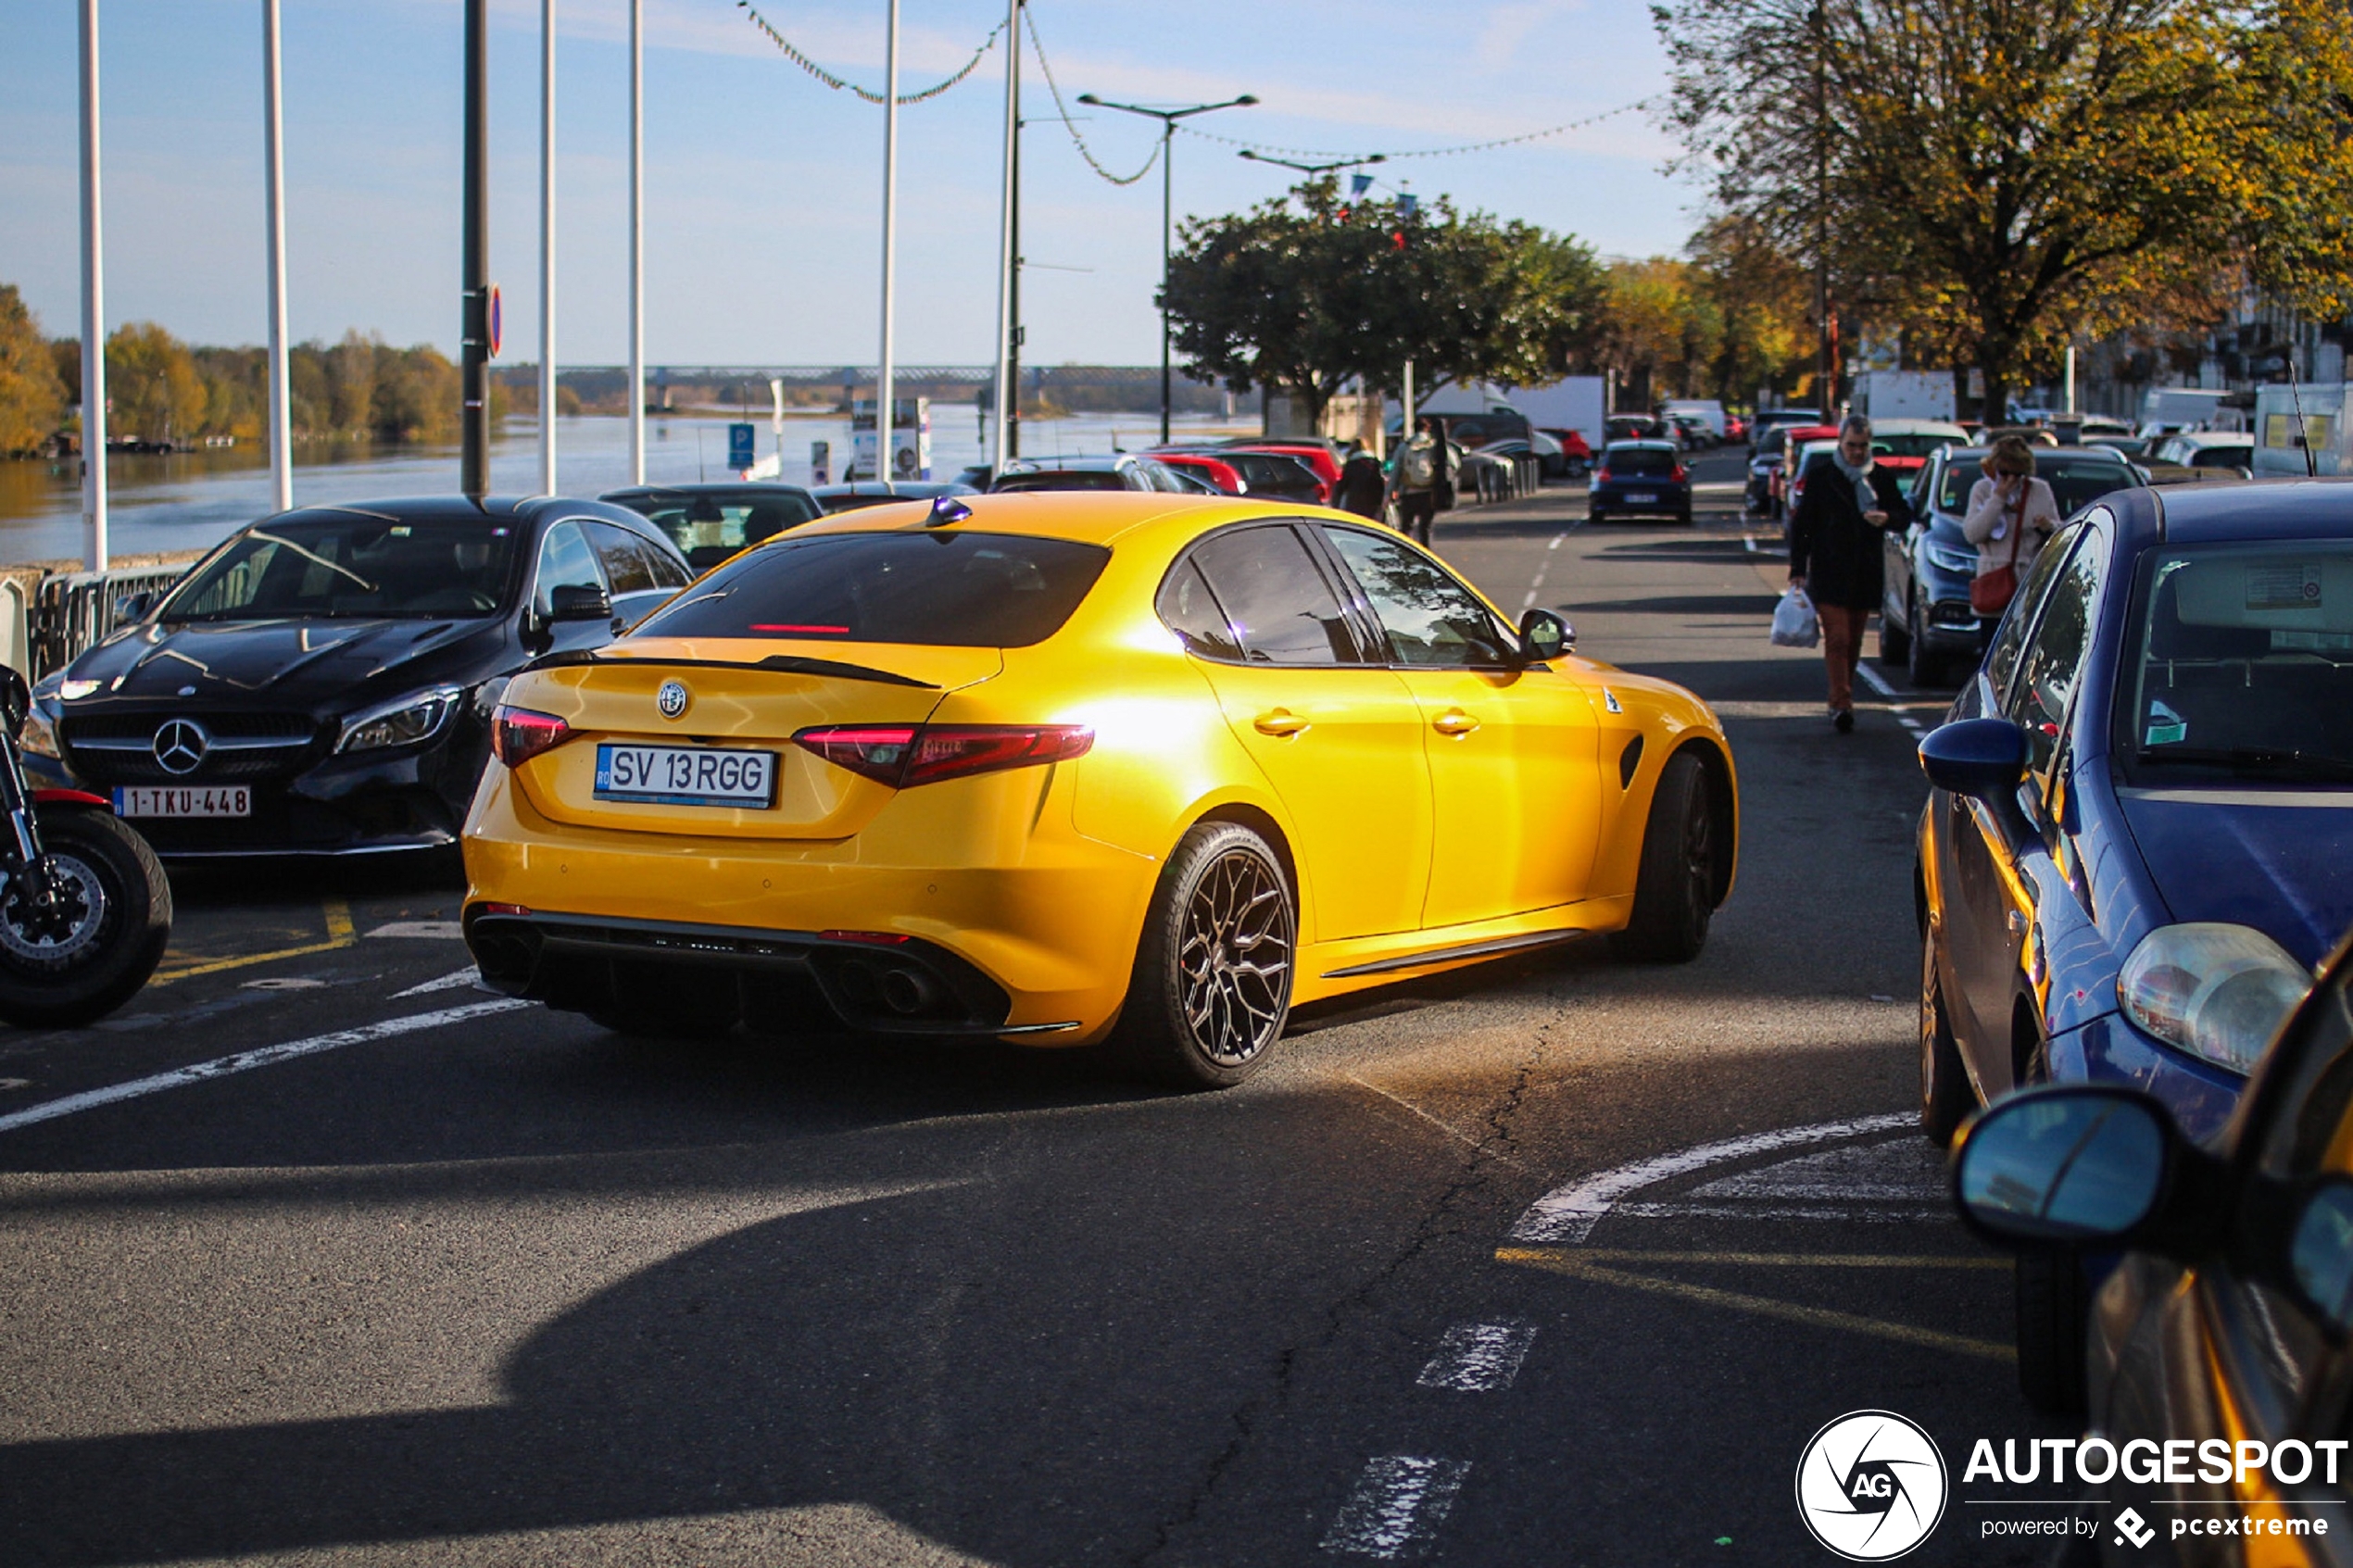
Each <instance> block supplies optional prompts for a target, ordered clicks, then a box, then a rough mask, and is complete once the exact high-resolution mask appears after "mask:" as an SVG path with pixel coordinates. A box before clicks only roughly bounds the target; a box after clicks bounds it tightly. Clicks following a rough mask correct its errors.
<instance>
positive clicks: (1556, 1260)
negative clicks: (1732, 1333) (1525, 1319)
mask: <svg viewBox="0 0 2353 1568" xmlns="http://www.w3.org/2000/svg"><path fill="white" fill-rule="evenodd" d="M1654 1256H1655V1255H1654ZM1495 1261H1497V1262H1499V1263H1520V1264H1525V1265H1527V1266H1529V1267H1530V1268H1538V1269H1545V1270H1549V1271H1550V1272H1552V1273H1559V1274H1567V1275H1568V1276H1569V1277H1570V1278H1571V1279H1584V1280H1591V1281H1592V1282H1593V1283H1594V1284H1596V1285H1617V1286H1625V1287H1627V1288H1628V1289H1629V1290H1647V1291H1650V1292H1652V1293H1654V1294H1655V1295H1659V1296H1673V1297H1678V1298H1681V1299H1683V1300H1686V1301H1696V1302H1699V1303H1700V1304H1701V1305H1702V1306H1707V1307H1728V1308H1730V1309H1731V1310H1732V1311H1736V1312H1754V1313H1755V1314H1756V1315H1757V1316H1759V1317H1767V1318H1780V1319H1782V1320H1784V1321H1785V1322H1789V1323H1805V1324H1806V1325H1807V1326H1808V1327H1811V1328H1835V1329H1842V1330H1843V1331H1845V1332H1846V1333H1849V1334H1864V1335H1869V1336H1872V1337H1874V1338H1879V1339H1893V1340H1895V1341H1897V1342H1898V1343H1900V1344H1905V1345H1919V1346H1924V1347H1926V1348H1929V1349H1931V1350H1950V1351H1952V1352H1954V1353H1955V1354H1956V1355H1962V1356H1979V1357H1982V1358H1983V1359H1985V1360H1987V1361H2016V1360H2017V1359H2018V1352H2017V1351H2016V1350H2014V1349H2012V1348H2010V1347H2009V1346H2007V1345H1997V1344H1995V1343H1994V1341H1992V1340H1990V1339H1971V1338H1969V1337H1968V1336H1965V1335H1959V1334H1943V1333H1939V1332H1938V1331H1937V1330H1935V1329H1932V1328H1915V1327H1913V1326H1912V1325H1911V1324H1909V1323H1882V1322H1881V1321H1880V1320H1879V1319H1877V1318H1867V1317H1863V1316H1861V1315H1859V1314H1858V1313H1855V1312H1839V1311H1831V1310H1830V1309H1829V1308H1826V1307H1801V1306H1799V1305H1797V1304H1796V1303H1795V1302H1793V1301H1776V1300H1774V1299H1772V1298H1770V1297H1766V1296H1750V1295H1747V1294H1745V1293H1743V1292H1742V1291H1737V1290H1718V1289H1715V1288H1714V1287H1712V1286H1705V1285H1686V1284H1684V1283H1683V1282H1682V1281H1680V1280H1671V1279H1654V1278H1652V1277H1651V1276H1650V1275H1647V1274H1631V1273H1624V1272H1623V1271H1621V1270H1617V1269H1604V1268H1600V1267H1597V1266H1595V1265H1593V1264H1592V1263H1588V1262H1587V1261H1584V1259H1583V1257H1582V1256H1580V1255H1579V1253H1577V1252H1574V1251H1569V1250H1566V1249H1562V1248H1530V1247H1502V1248H1496V1251H1495Z"/></svg>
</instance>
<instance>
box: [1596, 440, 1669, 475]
mask: <svg viewBox="0 0 2353 1568" xmlns="http://www.w3.org/2000/svg"><path fill="white" fill-rule="evenodd" d="M1602 461H1603V462H1604V464H1605V465H1607V467H1608V469H1609V471H1610V472H1612V473H1673V472H1674V471H1675V454H1674V453H1672V452H1669V451H1667V449H1666V448H1664V447H1661V446H1618V447H1613V448H1612V449H1610V450H1609V451H1607V452H1605V453H1604V454H1603V456H1602Z"/></svg>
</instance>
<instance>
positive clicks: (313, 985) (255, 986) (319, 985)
mask: <svg viewBox="0 0 2353 1568" xmlns="http://www.w3.org/2000/svg"><path fill="white" fill-rule="evenodd" d="M326 988H327V983H326V982H325V981H323V980H306V979H303V978H301V977H299V976H296V975H281V976H278V977H277V978H275V979H271V980H248V981H246V982H245V984H244V985H240V986H238V987H237V989H239V990H240V991H323V990H325V989H326Z"/></svg>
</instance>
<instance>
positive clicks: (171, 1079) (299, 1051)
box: [0, 997, 532, 1133]
mask: <svg viewBox="0 0 2353 1568" xmlns="http://www.w3.org/2000/svg"><path fill="white" fill-rule="evenodd" d="M531 1005H532V1004H531V1003H529V1002H525V1001H520V1000H517V999H515V998H513V997H500V998H499V999H498V1000H497V1001H495V1002H469V1003H468V1004H467V1005H466V1006H464V1007H459V1008H444V1009H443V1010H441V1011H439V1012H421V1013H416V1014H413V1015H411V1016H409V1017H408V1018H386V1019H381V1020H379V1021H378V1022H374V1023H363V1024H361V1025H359V1027H358V1028H357V1029H338V1030H336V1031H335V1032H334V1033H333V1034H332V1035H311V1036H310V1037H309V1038H308V1039H307V1040H288V1041H286V1042H285V1043H284V1044H283V1045H276V1046H262V1047H258V1048H256V1049H254V1050H249V1051H239V1052H237V1053H236V1054H235V1055H234V1056H221V1057H215V1058H213V1060H210V1061H199V1062H195V1063H194V1064H192V1065H190V1066H187V1067H175V1068H173V1069H172V1070H171V1071H170V1072H169V1073H156V1074H155V1075H154V1076H152V1077H147V1078H133V1079H132V1080H131V1082H129V1083H127V1084H114V1085H108V1086H107V1087H106V1088H103V1089H88V1090H84V1091H83V1092H82V1093H81V1094H78V1095H67V1096H66V1097H65V1098H62V1099H52V1100H44V1101H43V1102H42V1103H41V1104H39V1105H33V1106H27V1107H26V1108H25V1109H24V1110H18V1111H12V1112H10V1113H9V1114H8V1115H6V1116H0V1133H8V1132H14V1131H15V1130H16V1129H17V1128H19V1127H29V1126H31V1125H32V1124H33V1123H35V1122H48V1121H53V1120H55V1119H56V1118H57V1117H60V1116H72V1115H76V1114H78V1113H80V1112H82V1111H84V1110H97V1109H98V1108H99V1107H100V1106H103V1105H114V1104H117V1103H119V1102H120V1101H122V1100H126V1099H137V1098H139V1097H140V1096H142V1095H153V1094H160V1093H162V1092H163V1091H164V1090H166V1089H178V1088H184V1087H185V1086H187V1085H190V1084H203V1083H208V1082H210V1081H211V1080H212V1079H215V1078H226V1077H228V1076H229V1075H230V1074H232V1073H250V1072H251V1071H253V1070H254V1069H255V1068H257V1067H275V1066H276V1065H277V1064H278V1063H280V1062H282V1061H292V1060H295V1059H296V1058H297V1057H305V1056H317V1055H318V1054H319V1053H320V1052H321V1051H332V1050H340V1049H342V1048H343V1047H345V1046H364V1045H366V1044H368V1043H369V1042H371V1041H373V1040H388V1039H391V1038H392V1037H393V1036H394V1035H413V1034H415V1033H416V1032H417V1031H418V1030H420V1029H438V1028H440V1027H441V1026H442V1025H443V1024H445V1023H462V1022H465V1021H466V1020H468V1019H470V1018H486V1017H488V1016H489V1015H490V1014H492V1013H495V1012H512V1011H513V1010H516V1009H517V1008H527V1007H529V1006H531Z"/></svg>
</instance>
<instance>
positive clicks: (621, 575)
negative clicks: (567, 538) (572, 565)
mask: <svg viewBox="0 0 2353 1568" xmlns="http://www.w3.org/2000/svg"><path fill="white" fill-rule="evenodd" d="M588 536H589V538H590V539H591V540H593V541H594V542H595V544H596V546H597V558H598V560H601V561H602V562H604V565H605V581H606V582H608V583H611V584H612V596H613V597H614V598H620V597H621V596H623V595H624V594H649V593H651V592H653V591H654V590H655V589H657V588H659V587H661V583H660V582H659V581H658V580H657V579H656V578H655V576H654V564H653V557H654V554H655V552H654V551H653V550H652V549H651V548H650V547H649V546H648V545H647V544H646V542H645V541H644V540H643V539H640V538H638V537H637V535H635V533H631V532H630V531H629V530H627V529H625V528H616V527H614V526H613V525H612V524H611V523H610V522H591V523H590V524H589V525H588Z"/></svg>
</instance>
